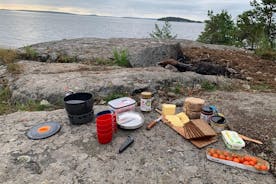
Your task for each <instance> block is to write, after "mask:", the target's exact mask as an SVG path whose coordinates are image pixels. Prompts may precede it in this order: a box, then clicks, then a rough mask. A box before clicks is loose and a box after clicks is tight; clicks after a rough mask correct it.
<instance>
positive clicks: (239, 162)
mask: <svg viewBox="0 0 276 184" xmlns="http://www.w3.org/2000/svg"><path fill="white" fill-rule="evenodd" d="M206 156H207V159H208V160H210V161H213V162H218V163H221V164H225V165H229V166H232V167H237V168H241V169H245V170H249V171H253V172H258V173H263V174H266V173H268V171H269V163H268V162H267V161H265V160H263V159H261V158H258V157H254V156H250V155H244V154H237V153H232V152H229V151H225V150H219V149H215V148H208V149H207V151H206Z"/></svg>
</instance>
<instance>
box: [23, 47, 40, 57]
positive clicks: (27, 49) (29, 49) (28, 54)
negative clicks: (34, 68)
mask: <svg viewBox="0 0 276 184" xmlns="http://www.w3.org/2000/svg"><path fill="white" fill-rule="evenodd" d="M24 51H25V52H24V54H23V57H24V58H26V59H32V60H35V59H37V56H38V53H37V52H36V51H35V50H34V49H33V48H32V47H30V46H26V47H24Z"/></svg>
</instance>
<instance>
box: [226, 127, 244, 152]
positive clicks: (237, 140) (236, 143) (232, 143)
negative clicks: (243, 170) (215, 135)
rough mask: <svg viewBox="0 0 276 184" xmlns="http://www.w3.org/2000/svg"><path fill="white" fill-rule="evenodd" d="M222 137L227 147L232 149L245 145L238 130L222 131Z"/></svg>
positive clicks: (238, 148)
mask: <svg viewBox="0 0 276 184" xmlns="http://www.w3.org/2000/svg"><path fill="white" fill-rule="evenodd" d="M221 135H222V139H223V141H224V143H225V145H226V146H227V148H229V149H232V150H240V149H242V148H243V147H244V146H245V142H244V141H243V140H242V138H241V137H240V136H239V134H238V133H237V132H234V131H229V130H224V131H221Z"/></svg>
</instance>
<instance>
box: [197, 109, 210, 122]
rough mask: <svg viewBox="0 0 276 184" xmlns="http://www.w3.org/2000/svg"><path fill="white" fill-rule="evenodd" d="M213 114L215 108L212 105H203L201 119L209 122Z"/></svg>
mask: <svg viewBox="0 0 276 184" xmlns="http://www.w3.org/2000/svg"><path fill="white" fill-rule="evenodd" d="M212 115H213V109H212V108H211V107H210V106H203V107H202V109H201V113H200V119H203V120H205V121H206V122H208V123H209V119H210V117H211V116H212Z"/></svg>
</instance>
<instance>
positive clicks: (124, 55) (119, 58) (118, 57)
mask: <svg viewBox="0 0 276 184" xmlns="http://www.w3.org/2000/svg"><path fill="white" fill-rule="evenodd" d="M113 58H114V61H115V64H117V65H119V66H123V67H130V64H129V60H128V51H127V50H117V49H114V50H113Z"/></svg>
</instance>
